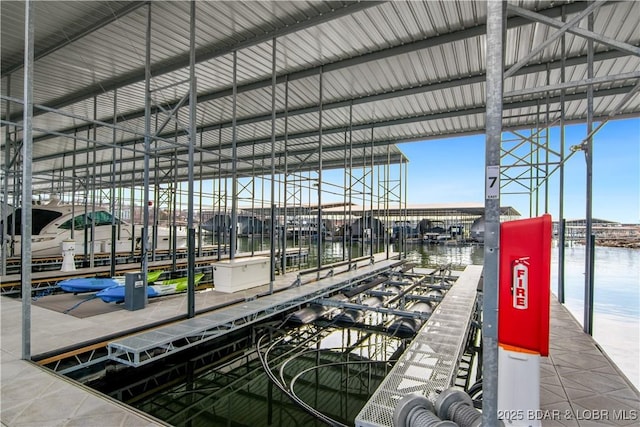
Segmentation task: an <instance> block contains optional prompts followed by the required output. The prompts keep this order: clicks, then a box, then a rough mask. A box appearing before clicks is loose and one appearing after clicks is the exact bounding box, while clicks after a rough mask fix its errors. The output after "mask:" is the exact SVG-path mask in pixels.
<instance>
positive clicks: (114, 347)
mask: <svg viewBox="0 0 640 427" xmlns="http://www.w3.org/2000/svg"><path fill="white" fill-rule="evenodd" d="M401 264H402V262H401V261H398V260H385V261H380V262H376V263H374V264H372V265H367V266H364V267H360V268H358V269H356V270H351V271H347V272H343V273H341V274H338V275H335V276H331V277H327V278H324V279H320V280H317V281H312V282H311V283H307V284H305V285H297V279H296V281H294V282H292V283H294V284H293V287H291V288H290V289H285V290H282V291H280V292H278V293H276V294H271V295H265V296H261V297H259V298H255V297H254V298H249V299H248V300H247V301H245V302H243V303H241V304H237V305H233V306H231V307H228V308H222V309H220V310H216V311H215V312H213V313H210V314H204V315H200V316H196V317H194V318H191V319H187V320H183V321H180V322H177V323H173V324H170V325H167V326H165V327H162V328H156V329H153V330H151V331H148V332H144V333H141V334H137V335H133V336H129V337H125V338H123V339H120V340H115V341H111V342H109V344H108V347H107V348H108V351H109V354H108V357H109V359H111V360H114V361H117V362H120V363H123V364H126V365H130V366H134V367H136V366H141V365H145V364H147V363H151V362H154V361H156V360H159V359H161V358H164V357H167V356H170V355H172V354H174V353H177V352H179V351H182V350H185V349H187V348H190V347H193V346H195V345H198V344H201V343H203V342H205V341H208V340H211V339H214V338H217V337H219V336H221V335H223V334H225V333H228V332H231V331H234V330H237V329H240V328H243V327H245V326H247V325H250V324H253V323H258V322H261V321H265V320H267V319H269V318H270V317H271V316H273V315H276V314H279V313H284V312H285V311H288V310H290V309H292V308H294V307H298V306H300V305H303V304H305V303H308V302H311V301H313V300H316V299H318V298H322V297H324V296H328V295H331V294H334V293H336V292H339V291H341V290H343V289H349V288H351V287H353V286H355V285H356V284H357V283H359V282H361V281H363V280H366V279H368V278H371V277H373V276H376V275H378V274H379V273H381V272H384V271H388V270H390V269H391V268H392V267H397V266H400V265H401Z"/></svg>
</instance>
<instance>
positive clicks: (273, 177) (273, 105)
mask: <svg viewBox="0 0 640 427" xmlns="http://www.w3.org/2000/svg"><path fill="white" fill-rule="evenodd" d="M272 48H273V52H272V57H271V225H270V226H269V236H270V239H269V240H270V242H269V243H270V245H271V251H270V255H271V272H270V280H269V293H270V294H272V293H273V282H274V281H275V280H276V202H275V200H276V39H275V37H274V38H273V42H272ZM285 157H286V156H285ZM263 224H264V223H263ZM280 256H281V257H282V258H283V259H284V257H285V256H284V252H282V253H280ZM282 272H283V274H284V269H283V270H282Z"/></svg>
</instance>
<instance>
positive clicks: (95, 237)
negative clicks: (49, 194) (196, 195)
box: [4, 199, 187, 258]
mask: <svg viewBox="0 0 640 427" xmlns="http://www.w3.org/2000/svg"><path fill="white" fill-rule="evenodd" d="M21 215H22V209H20V208H18V209H16V210H15V211H14V212H13V213H11V214H10V215H9V216H8V217H7V224H8V228H7V234H6V235H5V237H4V239H5V242H7V243H9V245H8V248H9V255H10V256H11V255H13V256H19V255H20V245H21V241H22V236H20V231H21V230H20V229H21V227H20V225H21V222H22V221H21ZM14 218H15V219H16V221H15V234H16V235H15V237H14V238H13V240H12V239H11V228H12V227H13V219H14ZM31 218H32V222H31V224H32V231H31V254H32V256H33V257H34V258H39V257H51V256H60V255H62V243H63V242H69V241H71V240H73V241H74V242H75V253H76V255H79V254H84V252H85V250H84V239H85V237H84V236H85V230H86V231H87V233H88V241H89V242H92V243H93V252H94V254H99V253H111V247H112V245H113V244H114V242H113V241H112V239H111V225H112V221H113V223H114V224H116V226H117V233H119V234H118V235H117V238H116V241H115V245H116V252H130V251H131V248H132V246H133V248H134V250H140V248H141V244H140V243H141V234H142V226H141V225H135V224H131V223H128V222H125V221H123V220H121V219H119V218H117V217H115V216H114V215H112V214H111V213H109V212H108V211H107V210H104V209H99V208H96V210H95V211H87V212H85V210H84V206H80V205H75V206H73V205H70V204H62V203H60V202H59V201H58V200H57V199H51V201H50V202H49V203H47V204H45V205H34V206H33V207H32V214H31ZM72 228H73V229H74V236H73V239H72V238H71V229H72ZM92 228H93V231H92ZM151 230H152V228H151V227H149V235H150V236H151ZM176 230H177V231H176V236H175V239H176V247H178V248H182V247H186V245H187V231H186V229H185V228H177V229H176ZM172 238H174V237H173V236H172V235H171V230H170V229H169V228H167V227H158V228H157V240H156V249H170V248H171V247H172V244H171V240H172ZM151 242H152V238H151V237H149V249H151ZM90 245H91V243H89V250H88V252H90V249H91V246H90Z"/></svg>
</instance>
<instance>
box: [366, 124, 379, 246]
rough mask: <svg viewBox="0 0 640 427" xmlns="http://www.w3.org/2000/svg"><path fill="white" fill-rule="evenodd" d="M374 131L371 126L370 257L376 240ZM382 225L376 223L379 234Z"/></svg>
mask: <svg viewBox="0 0 640 427" xmlns="http://www.w3.org/2000/svg"><path fill="white" fill-rule="evenodd" d="M373 131H374V128H373V126H371V179H370V180H369V182H370V190H371V198H370V199H369V206H370V209H371V236H370V237H371V239H370V242H369V243H370V247H369V256H371V257H373V254H374V250H373V244H374V241H375V239H374V238H373V181H374V159H373V156H374V154H373V151H374V145H373ZM378 216H380V214H379V209H378ZM379 224H380V220H379V219H378V222H377V223H376V228H377V229H378V232H379V231H380V228H379V227H378V225H379ZM376 237H377V238H378V239H380V236H378V235H377V234H376Z"/></svg>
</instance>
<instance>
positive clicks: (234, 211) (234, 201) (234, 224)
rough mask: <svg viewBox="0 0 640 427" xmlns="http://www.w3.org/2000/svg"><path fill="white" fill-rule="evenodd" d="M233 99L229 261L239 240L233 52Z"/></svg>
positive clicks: (236, 76) (233, 255)
mask: <svg viewBox="0 0 640 427" xmlns="http://www.w3.org/2000/svg"><path fill="white" fill-rule="evenodd" d="M232 80H233V83H232V84H233V99H232V113H231V115H232V119H231V122H232V125H231V157H232V158H231V230H230V232H229V233H230V236H229V259H235V257H236V248H237V244H238V241H237V238H238V139H237V138H238V130H237V129H236V120H237V114H238V108H237V107H238V105H237V103H238V51H236V50H234V51H233V76H232Z"/></svg>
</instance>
